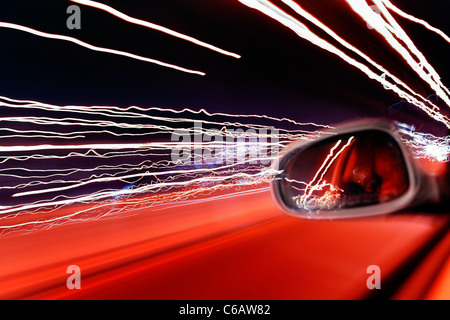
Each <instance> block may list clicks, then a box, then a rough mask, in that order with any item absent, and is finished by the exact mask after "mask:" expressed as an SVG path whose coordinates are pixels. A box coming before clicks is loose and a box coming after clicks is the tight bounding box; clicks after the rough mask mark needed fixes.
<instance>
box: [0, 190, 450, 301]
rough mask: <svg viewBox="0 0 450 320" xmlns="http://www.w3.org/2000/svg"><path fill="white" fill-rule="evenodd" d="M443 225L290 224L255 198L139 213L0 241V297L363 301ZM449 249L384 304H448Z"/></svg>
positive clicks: (407, 218) (396, 221) (392, 219)
mask: <svg viewBox="0 0 450 320" xmlns="http://www.w3.org/2000/svg"><path fill="white" fill-rule="evenodd" d="M447 223H448V217H445V216H436V215H428V214H391V215H386V216H379V217H374V218H365V219H359V220H343V221H309V220H301V219H296V218H292V217H289V216H285V215H283V214H281V213H280V212H279V210H278V209H277V208H276V207H275V206H274V204H273V202H272V200H271V198H270V194H269V192H268V191H267V190H266V189H265V191H255V192H253V193H247V194H244V195H234V196H231V197H230V198H224V199H221V198H218V199H215V200H214V198H210V199H204V201H203V202H198V203H191V204H183V205H181V204H180V205H173V206H171V207H161V208H160V209H151V208H148V209H142V210H139V211H138V212H133V213H132V214H128V215H123V216H121V217H115V218H110V219H107V218H105V219H100V220H96V221H90V222H81V223H73V224H65V225H62V226H57V227H53V228H51V229H49V230H41V231H35V232H32V233H28V234H20V233H9V234H6V235H3V236H1V237H0V256H1V257H2V263H1V265H0V297H1V298H3V299H358V298H364V297H368V296H370V295H372V294H374V293H373V292H372V291H371V290H369V289H368V288H367V287H366V280H367V278H368V276H369V275H368V274H367V273H366V270H367V267H368V266H369V265H378V266H380V268H381V272H382V274H381V281H382V282H381V283H382V289H383V286H384V287H388V286H389V285H388V284H389V283H390V282H391V279H393V277H394V276H398V274H396V271H398V270H401V269H399V268H400V267H402V266H404V265H405V264H406V263H408V262H409V261H411V258H413V257H414V256H415V254H416V253H417V252H418V251H420V249H421V248H424V247H425V246H427V244H429V243H430V241H433V239H434V238H435V236H436V234H439V232H440V231H442V230H443V228H445V227H446V225H447ZM449 241H450V238H449V237H448V236H447V239H446V242H442V243H443V244H442V245H443V247H441V248H440V249H439V247H438V246H437V247H436V248H435V250H434V251H432V253H433V254H430V256H429V258H428V259H430V260H424V261H423V263H420V264H419V268H416V269H415V270H416V271H415V273H412V274H408V278H407V279H408V280H409V281H407V282H406V283H404V282H402V283H404V287H400V290H397V291H396V292H397V295H396V296H394V297H395V298H405V297H406V298H423V297H428V298H430V297H431V298H439V297H442V296H445V294H447V295H448V289H443V287H445V286H442V283H443V282H445V281H448V279H449V275H448V273H449V271H448V270H449V262H448V261H447V263H446V266H445V268H442V266H443V264H444V262H445V258H446V257H447V256H448V248H449V247H450V245H449ZM445 243H447V245H446V246H445ZM69 265H78V266H79V267H80V268H81V290H76V289H75V290H69V289H67V287H66V280H67V278H68V277H69V276H70V275H69V274H67V273H66V270H67V267H68V266H69ZM421 270H422V271H421ZM439 270H441V272H442V273H441V274H440V275H439V277H438V281H434V280H435V279H434V275H436V274H437V272H438V271H439ZM445 270H447V271H445ZM430 275H433V276H432V277H430ZM430 283H432V284H433V287H432V289H433V290H434V291H433V290H432V291H430V290H429V289H430ZM408 286H409V287H408ZM401 288H409V289H408V290H406V289H405V290H404V291H403V292H402V290H401ZM446 290H447V291H446ZM447 298H448V296H447Z"/></svg>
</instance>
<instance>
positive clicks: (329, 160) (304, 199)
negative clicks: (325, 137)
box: [298, 136, 355, 209]
mask: <svg viewBox="0 0 450 320" xmlns="http://www.w3.org/2000/svg"><path fill="white" fill-rule="evenodd" d="M354 140H355V137H354V136H352V137H350V138H349V139H348V141H347V143H346V144H345V145H343V146H342V147H341V149H340V150H339V151H337V152H336V154H335V153H334V152H335V150H336V149H337V148H338V147H339V146H340V145H341V143H342V140H339V141H337V142H336V144H335V145H334V146H333V147H332V148H331V149H330V152H329V153H328V155H327V156H326V158H325V160H324V161H323V163H322V165H321V166H320V168H319V170H317V172H316V174H315V175H314V177H313V179H312V180H311V181H310V182H308V183H307V185H306V188H305V192H304V194H303V195H302V196H301V197H300V198H299V199H298V202H299V205H300V207H302V208H304V209H308V207H309V206H310V205H309V204H308V202H311V200H313V201H314V202H316V200H320V201H324V200H325V201H327V200H328V198H329V196H330V195H329V194H325V196H320V197H314V198H313V199H312V194H313V193H314V192H315V191H317V190H322V189H323V188H324V187H325V186H328V187H330V191H332V192H334V191H336V190H339V188H337V187H335V186H333V185H332V184H330V183H327V182H326V181H324V180H323V178H324V176H325V174H326V173H327V172H328V169H329V168H330V167H331V165H332V164H333V163H334V161H335V160H336V159H337V158H338V157H339V155H340V154H341V153H342V152H343V151H344V150H345V149H347V148H348V147H349V146H350V145H351V144H352V142H353V141H354ZM316 180H318V181H317V182H316Z"/></svg>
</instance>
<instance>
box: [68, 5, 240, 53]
mask: <svg viewBox="0 0 450 320" xmlns="http://www.w3.org/2000/svg"><path fill="white" fill-rule="evenodd" d="M70 1H72V2H75V3H78V4H81V5H85V6H89V7H93V8H97V9H100V10H103V11H106V12H108V13H110V14H112V15H114V16H116V17H117V18H120V19H122V20H124V21H127V22H130V23H133V24H136V25H140V26H143V27H146V28H150V29H153V30H158V31H161V32H164V33H166V34H169V35H171V36H173V37H176V38H180V39H183V40H186V41H189V42H191V43H194V44H196V45H198V46H201V47H204V48H207V49H210V50H213V51H216V52H218V53H221V54H223V55H227V56H230V57H233V58H236V59H239V58H241V56H240V55H238V54H236V53H233V52H230V51H226V50H223V49H220V48H218V47H216V46H213V45H211V44H208V43H206V42H203V41H200V40H198V39H196V38H193V37H191V36H188V35H185V34H182V33H180V32H177V31H174V30H171V29H169V28H166V27H163V26H160V25H157V24H155V23H151V22H148V21H145V20H141V19H136V18H133V17H130V16H128V15H126V14H124V13H123V12H120V11H118V10H116V9H114V8H113V7H111V6H108V5H105V4H103V3H100V2H97V1H90V0H70Z"/></svg>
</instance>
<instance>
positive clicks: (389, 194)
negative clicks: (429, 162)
mask: <svg viewBox="0 0 450 320" xmlns="http://www.w3.org/2000/svg"><path fill="white" fill-rule="evenodd" d="M274 169H275V170H277V172H278V174H277V175H276V176H275V177H274V179H273V181H272V186H271V187H272V194H273V195H274V198H275V200H276V202H277V203H278V204H279V205H280V206H281V208H282V209H283V210H284V211H286V212H287V213H289V214H292V215H295V216H298V217H303V218H313V219H323V218H326V219H329V218H348V217H360V216H367V215H374V214H381V213H388V212H393V211H397V210H400V209H402V208H405V207H407V206H410V205H411V204H412V203H413V202H414V201H415V200H419V199H422V198H423V197H424V195H423V192H421V190H423V188H421V186H423V185H424V181H427V179H426V177H425V176H423V174H422V173H421V171H420V170H419V168H418V167H417V166H416V165H415V163H414V160H413V159H412V157H411V156H410V154H409V151H408V150H407V148H406V147H405V146H404V145H403V142H402V141H401V139H400V138H399V137H398V136H397V134H396V132H395V130H394V128H393V125H390V124H386V123H384V122H383V123H374V122H373V121H372V122H368V123H367V122H365V123H357V124H353V125H346V126H343V127H339V128H337V129H336V130H334V131H332V132H329V133H328V134H325V135H322V137H321V138H319V139H316V140H314V141H312V142H311V141H309V142H303V141H298V142H294V143H292V144H291V145H289V146H288V147H287V148H286V150H284V152H283V154H282V155H281V157H280V159H279V161H278V162H277V163H275V164H274Z"/></svg>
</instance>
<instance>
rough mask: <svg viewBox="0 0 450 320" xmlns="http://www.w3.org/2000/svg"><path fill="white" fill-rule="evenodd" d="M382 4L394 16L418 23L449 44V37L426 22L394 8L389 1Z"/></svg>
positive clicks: (384, 0)
mask: <svg viewBox="0 0 450 320" xmlns="http://www.w3.org/2000/svg"><path fill="white" fill-rule="evenodd" d="M382 2H383V4H384V5H385V6H386V8H388V9H390V10H392V11H393V12H395V13H396V14H398V15H399V16H401V17H403V18H405V19H408V20H410V21H412V22H415V23H418V24H421V25H423V26H424V27H425V28H427V29H428V30H430V31H432V32H434V33H436V34H438V35H439V36H441V37H442V38H443V39H444V40H445V41H447V42H448V43H450V37H449V36H448V35H447V34H445V33H444V32H443V31H442V30H440V29H438V28H435V27H433V26H432V25H430V24H429V23H428V22H426V21H424V20H422V19H418V18H416V17H414V16H412V15H410V14H408V13H406V12H404V11H402V10H400V9H399V8H398V7H396V6H395V5H393V4H392V2H390V1H389V0H382Z"/></svg>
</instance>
